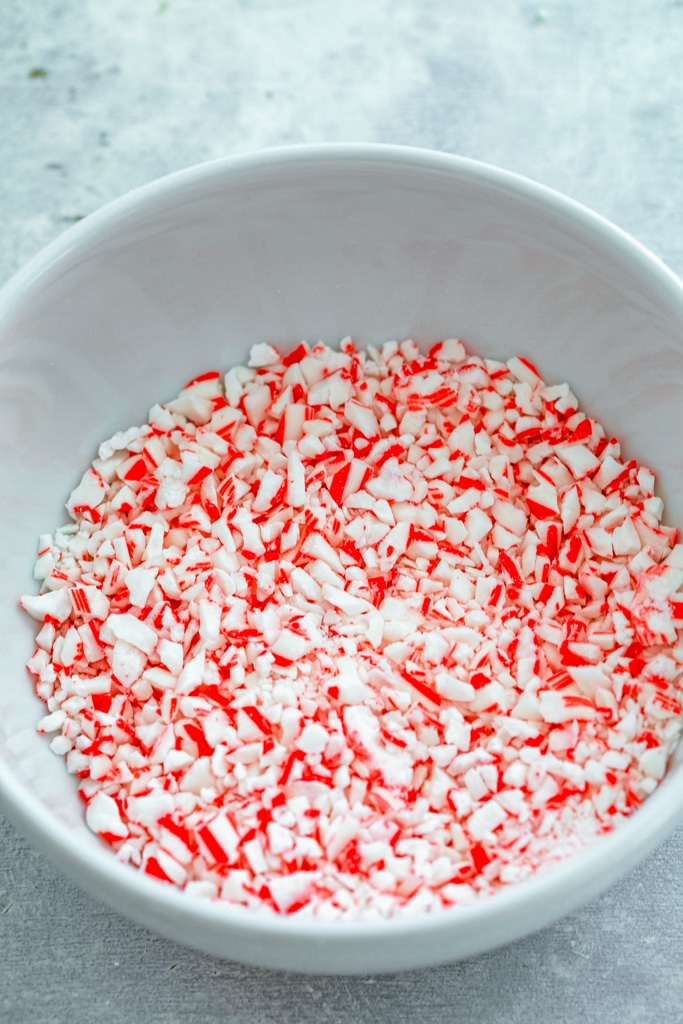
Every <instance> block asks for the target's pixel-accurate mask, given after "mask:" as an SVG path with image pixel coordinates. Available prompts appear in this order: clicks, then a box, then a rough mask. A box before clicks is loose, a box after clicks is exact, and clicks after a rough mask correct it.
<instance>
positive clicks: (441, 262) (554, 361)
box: [0, 146, 683, 973]
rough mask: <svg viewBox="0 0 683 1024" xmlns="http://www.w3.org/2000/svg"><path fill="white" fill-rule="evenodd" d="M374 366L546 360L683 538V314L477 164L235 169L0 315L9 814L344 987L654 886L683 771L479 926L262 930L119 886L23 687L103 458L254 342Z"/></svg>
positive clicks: (189, 922) (587, 220) (248, 955)
mask: <svg viewBox="0 0 683 1024" xmlns="http://www.w3.org/2000/svg"><path fill="white" fill-rule="evenodd" d="M346 334H351V335H353V336H354V337H355V338H356V339H357V340H358V341H359V342H360V343H361V344H364V343H368V342H377V341H384V340H388V339H391V338H403V337H408V336H411V337H413V338H415V339H417V340H418V341H425V342H426V341H433V340H435V339H438V338H439V337H443V336H444V335H446V336H448V335H454V334H455V335H459V336H460V337H462V338H464V339H466V341H467V342H468V344H469V346H470V347H472V348H473V349H474V350H475V351H478V352H480V353H482V354H486V355H490V356H496V357H503V358H505V357H509V356H511V355H514V354H518V353H519V354H526V355H528V356H529V357H530V358H531V359H532V360H533V361H534V362H536V363H537V365H538V366H539V368H540V369H541V371H542V373H543V374H544V376H545V378H546V380H548V381H549V382H553V383H554V382H562V381H565V380H568V381H570V382H571V384H572V386H573V388H574V390H575V391H576V393H577V394H578V395H579V398H580V399H581V401H582V404H583V406H584V407H585V408H586V409H587V410H588V411H589V412H590V413H591V414H593V415H595V416H596V417H597V418H598V419H600V420H601V422H602V423H603V424H604V425H605V426H606V428H607V430H608V431H609V432H612V433H613V434H615V435H616V436H618V437H619V438H620V439H621V440H622V441H623V443H624V447H625V450H626V452H627V453H628V454H629V455H630V456H633V457H636V458H638V459H641V460H643V461H644V462H646V463H647V464H650V465H652V466H654V467H655V468H656V469H657V471H658V474H659V478H660V493H661V494H662V495H663V496H664V498H665V500H666V502H667V506H668V520H669V522H671V523H683V466H682V462H683V457H682V455H681V451H682V449H681V444H680V438H681V436H683V401H681V396H682V395H683V288H682V286H681V284H680V282H679V281H678V280H677V279H676V278H675V277H674V276H673V275H672V274H671V273H670V272H669V271H668V270H666V268H665V267H664V266H663V265H662V264H661V263H660V262H659V261H658V260H656V259H655V258H654V257H653V256H652V255H651V254H649V253H648V252H647V251H646V250H644V249H643V248H642V247H641V246H639V245H638V244H637V243H636V242H634V241H633V240H632V239H631V238H629V237H628V236H627V235H625V234H624V233H622V232H621V231H619V230H618V229H617V228H615V227H613V226H612V225H610V224H609V223H607V222H606V221H605V220H603V219H601V218H600V217H598V216H596V215H595V214H593V213H590V212H589V211H587V210H586V209H584V208H582V207H580V206H578V205H577V204H576V203H573V202H571V201H569V200H567V199H565V198H563V197H561V196H559V195H557V194H556V193H554V192H552V191H549V190H548V189H545V188H543V187H541V186H539V185H537V184H534V183H532V182H530V181H527V180H524V179H522V178H519V177H517V176H515V175H512V174H508V173H506V172H504V171H500V170H497V169H495V168H492V167H487V166H484V165H481V164H477V163H474V162H471V161H468V160H463V159H459V158H457V157H453V156H446V155H443V154H438V153H431V152H426V151H419V150H410V149H402V148H395V147H379V146H311V147H297V148H293V149H282V150H274V151H269V152H264V153H257V154H255V155H251V156H246V157H239V158H236V159H225V160H219V161H217V162H213V163H210V164H206V165H203V166H200V167H196V168H193V169H190V170H187V171H182V172H180V173H178V174H174V175H171V176H170V177H168V178H164V179H162V180H161V181H157V182H153V183H152V184H150V185H148V186H146V187H145V188H142V189H139V190H138V191H136V192H133V193H131V194H129V195H127V196H124V197H123V198H121V199H119V200H117V201H116V202H114V203H111V204H110V205H109V206H107V207H105V208H104V209H103V210H101V211H100V212H98V213H96V214H94V215H93V216H91V217H88V218H87V219H86V220H85V221H83V222H81V223H80V224H78V225H76V226H74V227H73V228H71V229H70V230H69V231H67V232H66V233H65V234H64V235H62V236H61V237H60V238H59V239H57V241H56V242H54V243H53V244H52V245H50V246H49V247H48V248H47V249H46V250H45V251H44V252H43V253H41V254H40V255H39V256H37V257H36V258H35V259H33V260H32V261H31V262H30V263H29V264H28V266H26V267H25V268H24V270H22V271H21V272H20V273H19V274H18V275H17V276H16V277H15V278H14V279H13V280H12V281H10V283H9V284H8V285H7V286H6V287H5V288H4V290H3V291H2V292H1V293H0V388H1V391H2V401H1V402H0V437H2V438H3V454H2V464H1V465H0V493H1V494H2V499H3V506H2V530H1V531H0V564H1V565H2V567H3V571H2V573H0V599H1V609H2V610H1V619H0V628H1V629H2V649H1V650H0V672H1V676H0V678H1V679H2V685H1V687H0V797H1V799H2V804H3V806H4V809H5V810H6V811H7V813H8V814H9V815H10V817H11V818H12V819H13V820H14V822H15V823H16V824H17V826H18V827H19V828H20V829H21V830H22V831H23V832H24V833H25V834H26V835H27V836H28V837H29V838H30V839H31V840H32V841H33V842H35V844H36V845H37V846H39V847H40V848H41V849H42V850H43V851H44V852H45V853H46V854H47V855H48V856H49V857H51V858H52V859H53V860H54V861H55V862H56V863H57V864H59V865H60V866H61V867H62V868H63V869H64V871H65V872H66V873H67V874H69V875H70V876H71V877H72V878H73V879H75V880H76V881H77V882H78V883H79V884H80V885H82V886H83V887H84V888H85V889H87V890H88V891H89V892H91V893H93V894H95V895H97V896H99V897H101V898H102V899H103V900H105V901H106V902H107V903H109V904H110V905H111V906H113V907H115V908H116V909H117V910H120V911H122V912H123V913H125V914H128V915H129V916H130V917H131V918H133V919H135V920H136V921H138V922H141V923H143V924H145V925H148V926H149V927H150V928H153V929H156V930H158V931H159V932H161V933H162V934H164V935H167V936H170V937H172V938H175V939H178V940H180V941H182V942H185V943H187V944H190V945H193V946H195V947H197V948H199V949H202V950H206V951H208V952H210V953H213V954H215V955H218V956H222V957H228V958H233V959H236V960H241V961H244V962H248V963H253V964H259V965H262V966H268V967H276V968H285V969H292V970H299V971H310V972H313V971H319V972H327V973H352V972H376V971H389V970H399V969H403V968H408V967H419V966H423V965H427V964H434V963H437V962H440V961H446V960H452V959H456V958H458V957H463V956H468V955H471V954H474V953H477V952H480V951H482V950H485V949H488V948H490V947H493V946H495V945H499V944H501V943H504V942H507V941H509V940H511V939H514V938H516V937H519V936H521V935H523V934H526V933H528V932H530V931H532V930H534V929H537V928H540V927H541V926H543V925H545V924H547V923H549V922H550V921H552V920H554V919H556V918H558V917H560V916H561V915H563V914H565V913H567V912H568V911H570V910H571V909H572V908H574V907H576V906H577V905H578V904H579V903H581V902H583V901H586V900H588V899H590V898H591V897H593V896H594V895H595V894H596V893H598V892H599V891H600V890H602V889H604V888H605V887H606V886H608V885H609V884H611V883H612V882H614V881H615V880H616V879H617V878H618V877H619V876H621V875H622V874H623V873H624V872H626V871H627V870H628V869H630V868H631V867H632V866H634V865H635V864H636V863H637V862H638V861H640V860H641V859H642V858H643V857H644V856H645V855H646V854H647V853H648V852H649V851H651V850H652V849H653V848H654V847H655V845H656V844H657V843H659V842H660V841H661V840H662V839H663V838H664V836H666V834H667V833H668V832H670V831H671V829H672V828H673V826H674V825H675V823H676V822H677V820H678V818H679V816H680V814H681V811H682V810H683V779H681V773H682V772H683V767H682V765H681V759H680V758H677V759H676V762H675V764H674V765H673V766H672V768H671V770H670V772H669V774H668V776H667V777H666V779H665V780H664V782H663V783H662V785H661V786H660V787H659V788H658V789H657V791H656V792H655V793H654V795H653V796H652V797H651V798H650V799H648V800H647V801H646V802H645V804H644V805H643V806H642V807H641V808H640V809H639V810H638V811H637V812H636V813H635V814H634V815H633V816H632V817H631V818H630V819H629V820H628V821H627V822H626V823H625V824H623V825H622V826H621V827H619V828H618V830H617V831H616V832H613V833H612V834H610V835H608V836H606V837H604V838H601V839H600V840H599V841H597V842H596V843H595V844H594V845H593V846H592V847H591V848H589V849H588V850H586V851H585V852H582V853H581V854H579V855H575V856H573V857H572V858H570V859H569V860H567V861H566V862H564V863H562V864H560V865H559V866H557V867H555V868H553V869H550V870H548V871H547V872H545V873H544V874H542V875H539V876H537V877H536V878H533V879H531V880H530V881H528V882H524V883H522V884H519V885H517V886H512V887H510V888H508V889H507V890H506V891H503V892H501V893H499V894H498V895H496V896H494V897H491V898H487V899H482V900H481V901H480V902H479V903H477V904H475V905H473V906H469V907H465V908H459V909H453V910H448V911H442V912H440V913H435V914H432V915H425V916H422V917H416V918H414V919H410V920H395V921H387V922H383V923H367V922H366V923H358V924H322V923H315V922H313V923H310V922H307V923H303V922H300V921H296V920H292V919H281V918H276V917H273V918H268V919H264V918H262V917H261V916H258V918H257V917H256V916H255V915H253V914H251V913H249V912H246V911H241V910H239V909H235V908H231V907H228V906H216V905H209V904H206V903H204V902H200V901H192V900H190V899H188V898H187V897H185V896H183V894H182V893H180V892H178V891H175V890H173V889H171V888H170V887H168V886H165V885H164V884H162V883H159V882H156V881H154V880H153V879H150V878H149V877H147V876H145V875H143V874H142V873H138V872H136V871H134V870H132V869H131V868H128V867H124V866H122V865H120V864H119V863H117V861H116V860H115V858H114V856H113V855H112V854H111V852H109V851H108V850H107V849H106V848H105V847H104V846H103V845H102V844H101V843H100V841H99V840H98V839H97V838H96V837H95V836H94V835H92V834H91V833H90V832H89V831H88V829H87V828H86V826H85V823H84V817H83V809H82V806H81V805H80V803H79V800H78V798H77V795H76V786H75V783H74V780H73V779H72V778H70V777H69V776H68V775H67V773H66V770H65V768H64V766H63V764H62V763H61V761H60V760H59V759H57V758H56V757H55V756H54V755H53V754H52V753H51V752H50V751H49V750H48V748H47V744H46V741H45V739H44V737H40V736H38V735H37V734H36V733H35V725H36V722H37V721H38V719H39V718H40V717H41V715H42V705H41V704H40V702H39V701H38V700H37V698H36V697H35V696H34V695H33V692H32V686H31V683H30V680H29V677H28V675H27V673H26V671H25V669H24V663H25V661H26V659H27V656H29V655H30V653H31V651H32V644H33V631H32V624H31V623H30V622H29V621H28V620H27V617H26V616H25V615H23V614H22V613H21V612H20V611H19V608H18V598H19V595H20V594H22V593H24V592H27V591H31V590H33V589H34V588H35V584H34V582H33V580H32V576H31V569H32V564H33V559H34V554H35V545H36V541H37V537H38V535H39V534H40V533H42V532H47V531H49V530H51V529H52V528H53V527H54V526H56V525H58V524H60V523H62V522H63V521H64V519H65V513H64V510H63V505H64V502H65V500H66V498H67V496H68V493H69V491H70V490H71V488H72V487H73V486H74V485H75V483H76V482H77V480H78V479H79V477H80V474H81V472H82V471H83V469H84V468H85V466H86V465H87V464H88V463H89V461H90V460H91V458H92V457H93V455H94V453H95V450H96V447H97V445H98V443H99V442H100V441H101V440H102V439H104V438H105V437H108V436H109V435H110V434H112V433H113V432H114V431H115V430H118V429H121V428H125V427H127V426H129V425H130V424H133V423H138V422H144V421H145V419H146V413H147V410H148V407H149V406H150V405H151V404H153V403H154V402H156V401H158V400H163V399H168V398H171V397H173V396H174V394H175V393H176V392H177V390H178V388H179V387H180V386H182V384H183V382H184V381H185V380H186V379H189V378H190V377H193V376H195V375H196V374H197V373H200V372H202V371H204V370H207V369H210V368H213V367H219V368H220V367H225V368H227V367H228V366H229V365H231V364H234V363H238V362H242V361H243V360H244V359H245V357H246V355H247V352H248V349H249V347H250V345H251V344H252V343H253V342H258V341H274V342H282V343H284V344H289V343H293V342H294V341H296V340H298V339H301V338H306V339H309V340H314V341H315V340H318V339H322V340H324V341H326V342H329V343H335V342H338V341H339V340H340V339H341V338H342V337H343V336H344V335H346Z"/></svg>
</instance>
